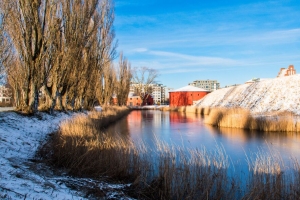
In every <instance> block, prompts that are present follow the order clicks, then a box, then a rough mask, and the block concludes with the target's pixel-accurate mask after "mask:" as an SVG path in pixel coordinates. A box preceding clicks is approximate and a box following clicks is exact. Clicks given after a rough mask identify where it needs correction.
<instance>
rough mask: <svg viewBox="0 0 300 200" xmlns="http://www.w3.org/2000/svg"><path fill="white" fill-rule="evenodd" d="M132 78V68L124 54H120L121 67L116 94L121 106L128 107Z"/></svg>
mask: <svg viewBox="0 0 300 200" xmlns="http://www.w3.org/2000/svg"><path fill="white" fill-rule="evenodd" d="M131 78H132V73H131V66H130V63H129V62H128V60H127V59H126V58H124V57H123V53H122V52H121V53H120V58H119V66H118V69H117V83H116V90H115V94H116V96H117V99H118V104H119V105H120V106H123V105H126V103H127V99H128V94H129V90H130V82H131Z"/></svg>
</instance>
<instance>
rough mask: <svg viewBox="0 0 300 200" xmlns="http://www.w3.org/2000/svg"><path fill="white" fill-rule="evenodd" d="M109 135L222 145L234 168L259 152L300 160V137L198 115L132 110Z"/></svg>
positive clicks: (196, 145)
mask: <svg viewBox="0 0 300 200" xmlns="http://www.w3.org/2000/svg"><path fill="white" fill-rule="evenodd" d="M108 131H109V132H112V133H113V132H118V133H121V134H125V135H128V136H129V137H131V138H132V139H133V140H134V141H136V142H140V141H141V140H142V141H144V142H145V143H147V144H149V145H150V146H151V147H155V145H154V141H155V140H156V139H158V140H160V141H164V142H166V143H169V144H173V145H176V146H183V147H186V148H202V147H203V146H205V148H206V149H207V150H209V151H213V150H214V149H215V148H216V145H221V146H223V148H224V149H225V151H226V153H227V154H228V156H229V157H230V160H231V162H232V164H233V165H243V166H244V167H242V168H246V167H247V162H246V157H247V156H251V155H252V154H255V153H256V152H259V151H266V152H268V151H270V150H272V151H273V152H274V151H276V152H278V153H279V154H280V156H281V157H282V159H283V160H284V161H285V162H290V158H291V157H292V158H296V159H298V160H300V135H299V134H294V133H259V132H256V131H245V130H242V129H232V128H214V127H211V126H209V125H206V124H204V123H203V119H202V118H201V116H199V115H196V114H194V113H179V112H161V111H156V110H146V111H132V112H131V113H130V114H129V115H128V116H127V117H125V118H123V119H122V120H120V121H119V122H117V123H116V124H115V125H114V126H112V127H110V128H109V130H108Z"/></svg>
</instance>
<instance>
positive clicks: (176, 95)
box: [169, 91, 209, 107]
mask: <svg viewBox="0 0 300 200" xmlns="http://www.w3.org/2000/svg"><path fill="white" fill-rule="evenodd" d="M208 93H209V92H208V91H207V92H203V91H202V92H170V95H169V96H170V106H171V107H177V106H190V105H193V101H198V100H200V99H202V98H203V97H204V96H205V95H207V94H208Z"/></svg>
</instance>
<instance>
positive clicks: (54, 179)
mask: <svg viewBox="0 0 300 200" xmlns="http://www.w3.org/2000/svg"><path fill="white" fill-rule="evenodd" d="M82 115H88V113H87V112H78V113H77V112H55V113H54V114H53V115H49V114H47V113H42V112H41V113H38V114H37V115H35V116H28V115H22V114H19V113H17V112H14V111H5V112H0V199H46V200H47V199H49V200H52V199H62V200H63V199H75V200H76V199H78V200H79V199H91V198H90V196H89V191H91V190H94V189H95V188H98V189H97V190H98V192H99V193H101V194H102V197H103V198H105V197H106V198H111V199H114V198H115V199H122V198H123V199H130V198H126V197H125V196H124V194H123V192H122V190H123V188H124V187H126V185H120V184H112V183H107V182H105V181H99V180H92V179H90V178H83V177H71V176H69V175H68V174H66V172H65V171H64V170H59V169H54V168H53V167H51V166H49V165H48V164H46V163H45V162H44V160H41V157H40V155H37V154H36V152H37V151H38V150H39V149H40V147H41V146H42V145H44V144H45V143H46V142H47V141H48V139H49V137H50V136H51V135H52V133H53V132H56V131H58V130H59V126H60V124H61V123H62V122H64V121H65V120H70V119H71V118H73V117H77V116H82Z"/></svg>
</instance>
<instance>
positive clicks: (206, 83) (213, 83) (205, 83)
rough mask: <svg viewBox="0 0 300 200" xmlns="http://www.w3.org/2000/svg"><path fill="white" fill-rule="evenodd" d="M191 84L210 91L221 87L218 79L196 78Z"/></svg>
mask: <svg viewBox="0 0 300 200" xmlns="http://www.w3.org/2000/svg"><path fill="white" fill-rule="evenodd" d="M189 85H192V86H194V87H198V88H203V89H205V90H208V91H211V92H212V91H215V90H217V89H219V88H220V83H219V82H218V81H217V80H209V79H207V80H196V81H193V82H192V83H189Z"/></svg>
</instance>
